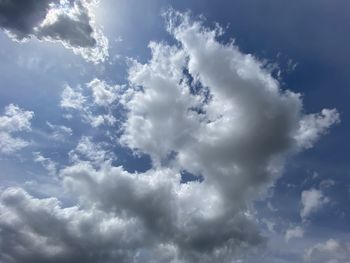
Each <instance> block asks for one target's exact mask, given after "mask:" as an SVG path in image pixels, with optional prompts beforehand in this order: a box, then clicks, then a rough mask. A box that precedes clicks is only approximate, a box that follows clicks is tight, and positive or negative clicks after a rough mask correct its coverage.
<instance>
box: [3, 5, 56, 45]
mask: <svg viewBox="0 0 350 263" xmlns="http://www.w3.org/2000/svg"><path fill="white" fill-rule="evenodd" d="M54 2H58V1H57V0H28V1H22V0H1V1H0V27H1V28H3V29H5V30H8V31H9V32H10V33H11V34H12V35H13V36H14V37H15V38H16V39H18V40H22V39H24V38H29V37H30V35H32V34H33V33H34V28H35V27H36V26H38V25H39V24H40V22H42V21H43V20H44V19H45V17H46V14H47V12H48V10H49V9H50V3H54Z"/></svg>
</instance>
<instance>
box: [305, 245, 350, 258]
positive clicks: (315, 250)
mask: <svg viewBox="0 0 350 263" xmlns="http://www.w3.org/2000/svg"><path fill="white" fill-rule="evenodd" d="M304 259H305V260H306V261H307V262H315V263H316V262H317V263H347V262H349V260H350V243H346V242H341V241H339V240H335V239H329V240H327V241H326V242H325V243H318V244H316V245H315V246H313V247H311V248H309V249H307V250H305V254H304Z"/></svg>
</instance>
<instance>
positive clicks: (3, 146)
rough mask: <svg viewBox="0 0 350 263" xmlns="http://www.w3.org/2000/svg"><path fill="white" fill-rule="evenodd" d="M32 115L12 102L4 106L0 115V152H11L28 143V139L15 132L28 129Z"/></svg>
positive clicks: (29, 128)
mask: <svg viewBox="0 0 350 263" xmlns="http://www.w3.org/2000/svg"><path fill="white" fill-rule="evenodd" d="M33 116H34V113H33V112H32V111H25V110H23V109H21V108H19V107H18V106H16V105H14V104H10V105H8V106H7V107H6V108H5V113H4V115H3V116H0V153H2V154H11V153H14V152H16V151H18V150H20V149H22V148H24V147H26V146H28V145H29V142H28V141H25V140H23V139H21V138H20V137H18V136H16V135H15V134H16V133H18V132H21V131H30V130H31V123H30V121H31V119H32V118H33Z"/></svg>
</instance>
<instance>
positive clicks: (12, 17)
mask: <svg viewBox="0 0 350 263" xmlns="http://www.w3.org/2000/svg"><path fill="white" fill-rule="evenodd" d="M93 5H94V4H93V3H92V2H90V1H85V0H75V1H58V0H39V1H33V0H29V1H19V0H15V1H10V0H1V1H0V27H1V28H2V29H4V30H5V31H6V32H7V33H8V34H9V35H10V36H11V37H12V38H13V39H15V40H18V41H21V40H24V39H29V38H31V37H33V36H34V37H37V38H38V39H40V40H47V41H54V42H60V43H62V44H63V45H64V46H65V47H67V48H70V49H72V50H73V51H74V52H75V53H77V54H80V55H82V56H83V57H84V58H85V59H87V60H90V61H93V62H98V61H103V60H104V59H105V58H106V57H107V56H108V41H107V39H106V38H105V37H104V36H103V34H102V31H101V30H100V29H99V28H98V27H97V26H96V25H95V22H94V17H93V14H92V11H91V10H92V8H93Z"/></svg>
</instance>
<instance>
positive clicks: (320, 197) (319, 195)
mask: <svg viewBox="0 0 350 263" xmlns="http://www.w3.org/2000/svg"><path fill="white" fill-rule="evenodd" d="M328 202H329V198H328V197H326V196H324V194H323V192H322V191H321V190H317V189H310V190H306V191H303V192H302V193H301V205H302V208H301V211H300V216H301V218H302V219H303V220H305V219H307V218H308V217H309V216H310V215H311V214H313V213H315V212H317V211H318V210H319V209H321V208H322V207H323V206H324V205H325V204H327V203H328Z"/></svg>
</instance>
